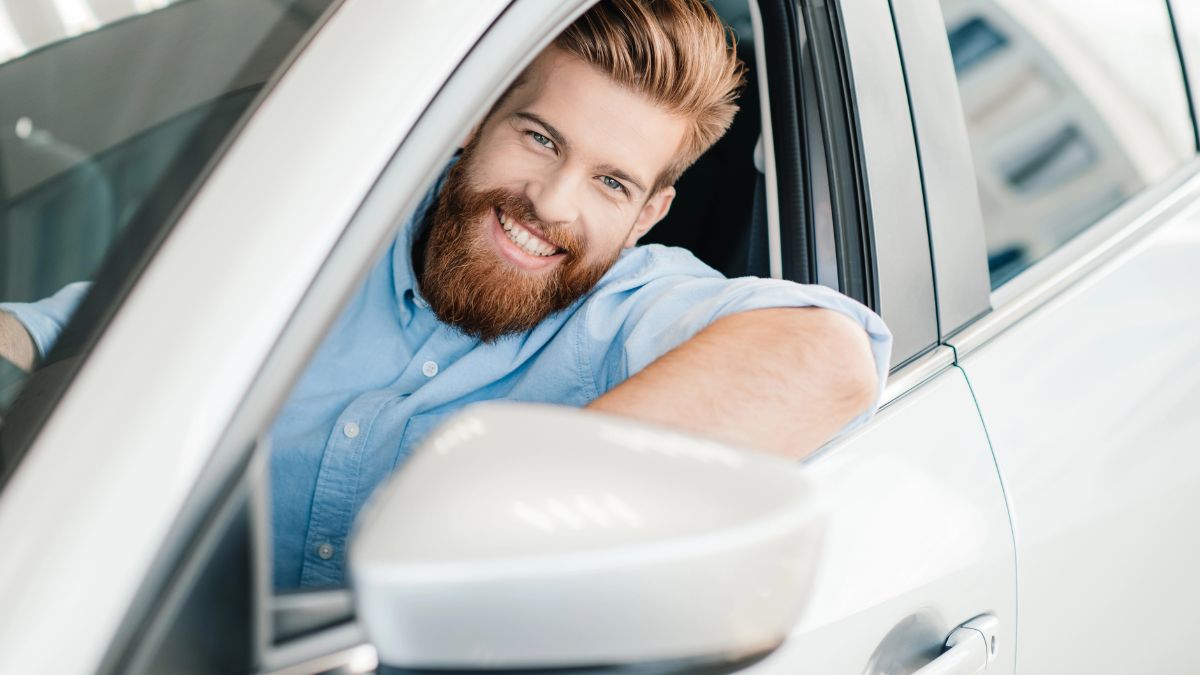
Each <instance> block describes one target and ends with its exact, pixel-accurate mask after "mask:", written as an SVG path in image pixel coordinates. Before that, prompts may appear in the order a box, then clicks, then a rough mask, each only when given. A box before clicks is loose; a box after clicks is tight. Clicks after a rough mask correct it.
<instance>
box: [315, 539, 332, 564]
mask: <svg viewBox="0 0 1200 675" xmlns="http://www.w3.org/2000/svg"><path fill="white" fill-rule="evenodd" d="M317 555H318V556H320V557H321V560H329V559H330V558H332V557H333V544H330V543H329V542H326V543H324V544H321V545H320V546H318V547H317Z"/></svg>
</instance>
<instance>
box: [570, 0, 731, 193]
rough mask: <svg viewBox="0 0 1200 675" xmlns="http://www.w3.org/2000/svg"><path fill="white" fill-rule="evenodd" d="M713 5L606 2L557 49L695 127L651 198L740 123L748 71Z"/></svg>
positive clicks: (695, 0) (698, 1)
mask: <svg viewBox="0 0 1200 675" xmlns="http://www.w3.org/2000/svg"><path fill="white" fill-rule="evenodd" d="M734 45H735V42H734V40H733V36H732V34H731V33H729V32H727V29H726V28H725V25H724V24H723V23H722V22H721V19H720V17H718V16H717V13H716V12H715V11H714V10H713V8H712V7H711V6H709V4H708V3H707V2H705V0H601V2H600V3H599V4H597V5H595V6H594V7H592V8H591V9H589V10H588V11H587V12H586V13H584V14H583V16H581V17H579V19H577V20H576V21H575V22H574V23H572V24H571V26H570V27H569V28H567V30H565V31H563V33H562V34H561V35H559V36H558V38H556V39H555V41H554V46H556V47H558V48H559V49H562V50H563V51H565V52H567V53H569V54H571V55H573V56H575V57H577V58H579V59H582V60H583V61H584V62H586V63H589V64H591V65H592V66H594V67H596V68H599V69H600V70H601V71H603V72H604V73H606V74H607V75H608V76H609V77H611V78H612V79H613V80H614V81H615V82H617V83H618V84H620V85H622V86H624V87H627V88H629V89H630V90H632V91H634V92H637V93H639V94H641V95H643V96H646V97H647V98H648V99H649V100H650V101H651V102H653V103H654V104H655V105H658V106H660V107H662V108H663V109H664V110H666V111H667V112H669V113H671V114H674V115H678V116H680V117H682V118H684V119H687V120H688V121H689V122H690V128H689V130H688V132H687V133H686V134H685V136H684V140H683V147H681V148H680V152H679V154H678V155H677V156H676V158H675V160H674V161H672V162H671V163H670V164H669V165H668V166H667V167H666V169H665V170H664V171H663V172H662V174H661V175H660V176H659V177H658V179H657V180H656V181H655V185H654V188H653V190H651V193H653V192H657V191H658V190H659V189H660V188H663V187H666V186H668V185H672V184H674V183H675V181H676V180H677V179H678V178H679V176H680V175H681V174H682V173H683V172H684V170H685V169H687V168H688V167H689V166H691V165H692V163H693V162H695V161H696V160H697V159H698V158H699V157H700V155H702V154H704V152H705V151H706V150H708V149H709V148H710V147H712V144H713V143H716V142H717V140H718V139H719V138H721V136H723V135H725V131H726V130H727V129H729V125H730V123H732V122H733V116H734V114H735V113H736V112H737V109H738V107H737V103H736V100H737V95H738V90H739V89H740V88H741V85H742V82H743V80H744V79H745V74H744V73H745V71H744V69H743V67H742V64H741V62H740V61H739V60H738V58H737V53H736V51H735V46H734Z"/></svg>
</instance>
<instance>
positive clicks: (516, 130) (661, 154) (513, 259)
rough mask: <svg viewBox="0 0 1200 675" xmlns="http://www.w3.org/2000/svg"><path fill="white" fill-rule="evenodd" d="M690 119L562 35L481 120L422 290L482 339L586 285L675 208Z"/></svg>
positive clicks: (453, 182)
mask: <svg viewBox="0 0 1200 675" xmlns="http://www.w3.org/2000/svg"><path fill="white" fill-rule="evenodd" d="M686 130H687V122H686V121H685V120H683V119H681V118H679V117H677V116H674V115H671V114H670V113H668V112H666V111H665V110H663V109H662V108H660V107H658V106H656V105H654V104H653V103H651V102H650V101H648V100H647V99H646V98H644V97H643V96H641V95H639V94H637V93H634V92H632V91H630V90H628V89H626V88H624V87H621V86H620V85H618V84H617V83H615V82H614V81H612V80H611V79H609V78H608V77H607V76H605V75H604V74H603V73H602V72H601V71H599V70H597V69H595V68H593V67H592V66H590V65H588V64H587V63H585V62H583V61H581V60H579V59H577V58H575V57H573V56H571V55H569V54H567V53H566V52H564V51H562V50H560V49H558V48H555V47H551V48H549V49H547V50H546V51H544V52H543V53H542V54H541V55H539V56H538V58H537V59H536V60H535V61H534V63H533V64H532V65H531V66H530V67H529V69H528V70H527V71H526V73H525V75H524V77H523V78H522V81H521V82H520V84H518V85H517V86H516V87H515V88H513V89H512V90H510V91H509V92H508V93H507V94H506V95H505V97H504V99H503V100H502V102H501V103H500V104H499V105H498V106H497V107H496V108H495V109H494V110H493V111H492V112H491V114H490V115H489V116H488V118H487V119H486V120H484V122H483V124H482V125H481V126H480V127H479V128H477V129H476V130H475V131H474V132H473V134H472V137H471V139H470V141H469V143H468V144H467V147H466V148H464V150H463V154H462V157H461V158H460V159H459V161H458V163H457V164H456V165H455V166H454V168H453V169H452V170H451V173H450V177H449V178H448V180H447V181H446V185H445V186H444V188H443V190H442V193H441V194H440V195H439V200H438V207H437V211H436V212H435V215H434V220H433V223H432V224H431V228H430V232H429V239H428V243H427V245H426V250H425V265H424V271H423V273H422V278H421V289H422V291H423V293H424V294H425V297H426V298H427V299H428V300H429V303H430V305H431V307H432V308H433V310H434V311H435V312H436V313H437V315H438V317H439V318H440V319H441V320H442V321H445V322H447V323H450V324H452V325H455V326H458V327H459V328H460V329H462V330H463V331H464V332H466V333H468V334H470V335H474V336H476V337H480V338H482V339H484V340H494V339H495V338H497V337H500V336H502V335H505V334H509V333H515V332H521V331H525V330H529V329H531V328H533V327H534V326H536V325H537V324H538V323H539V322H541V321H542V320H543V319H544V318H546V317H547V316H548V315H550V314H552V313H554V312H556V311H559V310H562V309H565V308H566V307H567V306H569V305H570V304H571V303H572V302H574V301H575V300H576V299H577V298H579V297H580V296H582V295H583V294H585V293H587V292H588V291H589V290H591V288H592V287H593V286H594V285H595V284H596V282H597V281H599V279H600V277H601V276H603V274H604V272H605V271H607V270H608V268H609V267H611V266H612V264H613V262H614V261H615V260H616V258H617V255H618V254H619V253H620V251H621V249H622V248H623V247H630V246H633V245H634V244H636V243H637V240H638V239H639V238H640V237H641V236H642V235H643V234H645V233H646V231H648V230H649V229H650V227H651V226H653V225H654V224H655V223H656V222H658V221H659V219H661V218H662V217H663V216H664V215H666V213H667V209H668V208H669V207H670V204H671V200H672V199H673V198H674V196H675V190H674V188H673V187H669V186H668V187H664V188H661V189H658V190H654V188H655V186H656V183H657V181H658V180H659V178H660V174H661V173H662V172H663V171H664V170H665V169H666V168H667V166H668V165H669V164H670V163H671V161H672V160H674V159H675V158H676V156H677V155H678V153H679V152H680V148H681V147H682V144H683V139H684V134H685V132H686Z"/></svg>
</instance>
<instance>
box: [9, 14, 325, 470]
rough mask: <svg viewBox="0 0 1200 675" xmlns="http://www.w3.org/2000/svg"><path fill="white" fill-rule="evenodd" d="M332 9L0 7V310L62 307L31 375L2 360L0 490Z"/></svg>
mask: <svg viewBox="0 0 1200 675" xmlns="http://www.w3.org/2000/svg"><path fill="white" fill-rule="evenodd" d="M330 2H331V0H176V1H175V2H168V1H167V0H56V1H55V2H53V3H49V2H24V1H15V0H0V303H28V302H34V301H38V300H41V299H44V298H47V297H48V296H51V295H55V294H58V295H55V297H56V299H61V298H66V297H68V296H69V297H70V298H71V301H70V302H66V301H63V302H61V303H59V305H60V307H61V308H62V311H59V312H57V314H56V316H54V318H53V321H51V322H50V323H52V324H59V327H60V328H65V330H63V331H62V334H61V337H59V338H58V339H57V341H56V342H55V343H54V344H53V345H52V346H51V345H43V346H44V347H45V351H46V353H45V354H39V355H38V357H39V358H37V359H36V361H37V364H38V366H39V368H37V369H36V370H34V371H33V373H32V374H28V373H25V372H22V371H21V370H20V369H18V368H16V367H14V366H13V364H12V363H11V362H10V361H8V360H6V359H3V358H0V483H2V482H3V480H4V479H5V478H6V477H7V475H8V473H9V472H10V470H11V469H12V467H13V466H15V464H16V461H17V460H18V458H19V457H20V456H21V454H22V452H23V448H24V447H25V445H26V441H28V439H29V438H30V437H31V436H32V434H33V433H34V432H35V431H36V429H37V427H38V426H39V424H40V420H41V419H42V418H43V417H44V414H45V413H46V411H47V410H48V409H49V408H50V407H52V405H53V403H54V401H55V400H56V398H57V396H58V393H59V392H60V391H61V389H62V387H63V386H65V382H67V381H68V380H69V379H70V376H71V374H72V373H73V372H74V369H75V368H77V367H78V362H79V361H80V360H81V359H82V357H83V354H84V353H85V352H86V349H87V347H88V346H89V345H90V344H91V342H92V341H93V340H94V339H95V337H96V335H97V334H98V333H99V331H100V330H101V329H102V326H103V324H104V322H105V321H106V320H107V317H109V316H111V314H112V312H113V310H114V308H115V306H116V305H117V304H118V303H119V301H120V298H121V297H123V295H124V293H125V292H127V291H128V289H129V287H130V285H131V284H132V281H133V279H134V278H135V277H136V275H137V273H138V271H139V270H140V269H141V268H142V267H143V266H144V264H145V262H146V261H147V260H148V258H149V257H150V255H152V253H153V251H154V249H155V247H156V246H157V244H158V242H159V241H161V239H162V237H163V236H164V234H165V232H166V230H167V229H168V228H169V227H170V225H171V224H172V223H173V222H174V220H175V218H176V217H177V215H178V213H179V212H180V209H181V207H182V205H183V204H184V203H185V201H186V199H187V197H188V195H189V194H190V193H191V188H192V186H193V184H195V183H196V182H197V180H198V179H199V177H200V176H201V175H202V174H203V172H204V170H205V167H207V166H208V165H209V163H210V161H211V160H212V158H213V157H214V156H215V154H216V153H217V151H218V149H219V148H221V147H222V146H223V144H224V143H225V141H226V139H227V138H228V137H229V136H230V135H231V134H232V133H233V130H234V129H235V128H236V126H237V125H238V122H239V120H240V119H242V117H243V116H244V115H245V114H246V112H247V111H248V110H249V109H250V108H251V106H252V103H253V102H254V101H255V100H256V98H257V96H258V94H259V92H260V90H261V89H262V88H263V86H264V84H265V83H266V82H267V81H268V79H270V78H271V77H272V76H273V75H274V74H275V72H276V71H277V70H279V69H280V68H281V67H282V66H283V64H284V63H285V61H286V58H287V56H288V55H289V54H290V53H291V52H292V51H293V50H294V49H295V48H296V46H297V44H298V43H299V42H300V41H301V39H302V38H303V37H304V36H305V35H306V34H307V32H308V31H309V29H310V28H311V27H312V25H313V24H314V23H315V22H316V20H317V19H318V18H319V17H320V16H322V14H323V12H324V10H325V9H326V7H327V6H328V5H329V4H330ZM93 281H94V282H95V283H94V284H92V283H83V284H73V285H72V286H71V288H68V289H67V293H65V294H61V293H58V292H59V290H60V289H62V288H63V287H64V286H66V285H67V284H72V282H93ZM72 288H73V289H77V291H76V292H74V293H72V292H71V289H72ZM6 307H7V309H9V310H10V311H12V312H19V311H20V307H19V306H14V305H7V306H6ZM18 315H20V314H18ZM0 319H5V320H6V322H7V326H8V327H9V328H11V327H12V326H13V323H12V321H11V317H8V316H5V317H0ZM27 319H28V317H27ZM44 324H45V322H43V328H44ZM0 328H3V325H0ZM49 332H50V331H46V330H42V331H41V333H40V334H48V333H49ZM22 335H23V334H22ZM7 337H8V336H7V335H0V356H3V355H5V354H6V353H7V352H5V351H4V349H5V345H6V338H7ZM9 344H11V343H9ZM9 354H10V355H13V354H15V352H13V353H9ZM14 358H15V357H14Z"/></svg>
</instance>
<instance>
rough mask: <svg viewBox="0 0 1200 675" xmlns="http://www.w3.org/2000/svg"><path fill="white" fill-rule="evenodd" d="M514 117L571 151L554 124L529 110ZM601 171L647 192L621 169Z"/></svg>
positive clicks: (602, 169) (607, 168)
mask: <svg viewBox="0 0 1200 675" xmlns="http://www.w3.org/2000/svg"><path fill="white" fill-rule="evenodd" d="M513 117H518V118H520V119H523V120H526V121H528V122H533V123H534V124H537V125H539V126H541V127H542V128H543V129H545V130H546V132H547V134H549V136H550V140H552V141H554V142H555V143H557V144H558V146H559V147H560V148H562V149H563V151H564V152H567V151H569V150H570V149H571V144H570V143H569V142H568V141H567V139H566V137H565V136H563V134H562V132H561V131H559V130H558V129H555V128H554V125H553V124H550V123H549V122H547V121H546V120H544V119H542V118H541V117H540V116H538V115H535V114H534V113H531V112H529V111H527V110H518V111H517V112H514V113H513ZM599 170H600V171H601V172H602V173H605V174H608V175H610V176H612V177H613V178H616V179H617V180H623V181H625V182H627V183H629V184H630V185H632V186H633V187H635V188H637V189H638V190H640V191H641V192H643V193H645V192H646V187H645V186H644V185H643V184H642V183H641V182H640V181H638V179H636V178H634V177H633V176H631V175H629V172H628V171H625V170H623V169H620V168H618V167H616V166H613V165H611V164H604V165H601V166H600V167H599Z"/></svg>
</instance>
